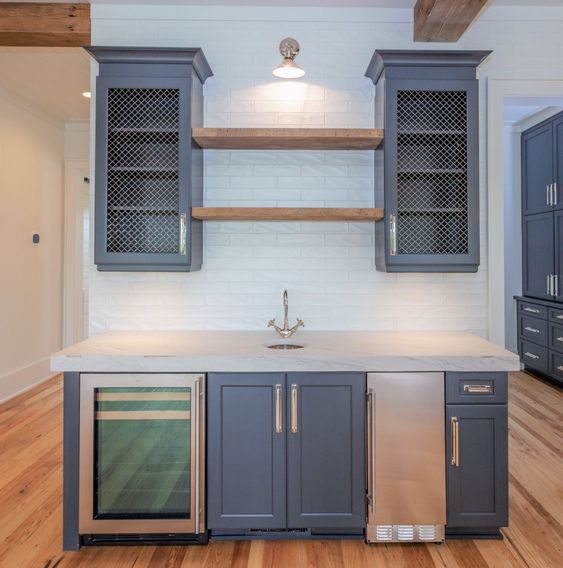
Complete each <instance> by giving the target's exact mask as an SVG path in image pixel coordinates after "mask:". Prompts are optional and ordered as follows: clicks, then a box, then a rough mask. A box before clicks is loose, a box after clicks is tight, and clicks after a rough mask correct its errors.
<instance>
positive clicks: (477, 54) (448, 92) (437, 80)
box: [366, 50, 490, 272]
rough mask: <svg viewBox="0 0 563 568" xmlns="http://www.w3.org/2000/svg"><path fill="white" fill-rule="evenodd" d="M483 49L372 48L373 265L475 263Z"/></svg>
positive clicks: (412, 267) (468, 267)
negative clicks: (376, 213)
mask: <svg viewBox="0 0 563 568" xmlns="http://www.w3.org/2000/svg"><path fill="white" fill-rule="evenodd" d="M489 53H490V52H489V51H421V50H417V51H396V50H377V51H375V53H374V54H373V57H372V60H371V62H370V64H369V66H368V69H367V71H366V76H367V77H369V78H370V79H372V80H373V82H374V83H375V85H376V97H375V126H376V128H384V130H385V141H384V144H383V146H382V147H380V149H378V150H377V151H376V161H375V188H376V200H375V201H376V203H375V206H376V207H384V209H385V220H384V222H383V223H377V224H376V229H375V231H376V267H377V269H378V270H381V271H386V272H475V271H476V270H477V268H478V266H479V118H478V82H477V79H476V68H477V66H478V65H479V63H481V61H482V60H483V59H484V58H485V57H487V56H488V55H489Z"/></svg>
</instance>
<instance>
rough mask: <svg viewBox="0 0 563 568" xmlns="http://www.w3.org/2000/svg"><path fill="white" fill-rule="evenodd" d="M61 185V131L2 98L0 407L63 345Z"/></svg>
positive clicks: (38, 375)
mask: <svg viewBox="0 0 563 568" xmlns="http://www.w3.org/2000/svg"><path fill="white" fill-rule="evenodd" d="M62 177H63V127H62V124H58V123H56V122H52V121H51V120H50V119H48V118H46V117H45V116H43V115H42V114H39V113H37V112H35V111H34V110H33V109H26V108H23V107H21V106H19V105H17V104H15V103H14V102H11V101H10V100H8V99H7V98H6V97H5V96H4V95H3V94H0V243H2V245H1V247H0V267H1V268H0V270H1V273H0V401H1V400H3V399H6V398H8V397H10V396H12V395H13V394H15V393H16V392H18V391H21V390H24V389H25V388H26V387H28V386H29V385H31V384H33V383H35V382H37V381H38V380H41V379H43V378H46V377H47V376H48V374H49V365H48V357H49V355H50V354H51V353H53V352H54V351H56V350H57V349H59V348H60V345H61V300H62V282H61V277H62V226H63V214H62V203H63V202H62V187H63V186H62V184H63V180H62ZM33 233H39V235H40V237H41V242H40V244H39V245H37V246H33V245H32V235H33Z"/></svg>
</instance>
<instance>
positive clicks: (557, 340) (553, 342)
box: [549, 323, 563, 353]
mask: <svg viewBox="0 0 563 568" xmlns="http://www.w3.org/2000/svg"><path fill="white" fill-rule="evenodd" d="M549 347H550V349H555V350H556V351H560V352H561V353H563V325H557V324H556V323H550V324H549Z"/></svg>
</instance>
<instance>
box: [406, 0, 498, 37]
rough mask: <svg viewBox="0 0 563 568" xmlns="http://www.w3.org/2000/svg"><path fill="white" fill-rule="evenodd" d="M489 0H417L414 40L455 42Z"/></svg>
mask: <svg viewBox="0 0 563 568" xmlns="http://www.w3.org/2000/svg"><path fill="white" fill-rule="evenodd" d="M488 1H489V0H417V2H416V4H415V6H414V41H425V42H456V41H457V40H458V39H459V38H460V37H461V36H462V35H463V34H464V32H465V30H466V29H467V28H468V27H469V25H470V24H471V22H473V21H474V20H475V19H476V18H477V16H478V15H479V13H480V12H481V10H482V9H483V7H484V6H485V4H487V2H488Z"/></svg>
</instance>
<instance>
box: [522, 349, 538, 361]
mask: <svg viewBox="0 0 563 568" xmlns="http://www.w3.org/2000/svg"><path fill="white" fill-rule="evenodd" d="M524 355H526V357H529V358H530V359H539V358H540V356H539V355H536V354H535V353H530V352H529V351H526V353H524Z"/></svg>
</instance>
